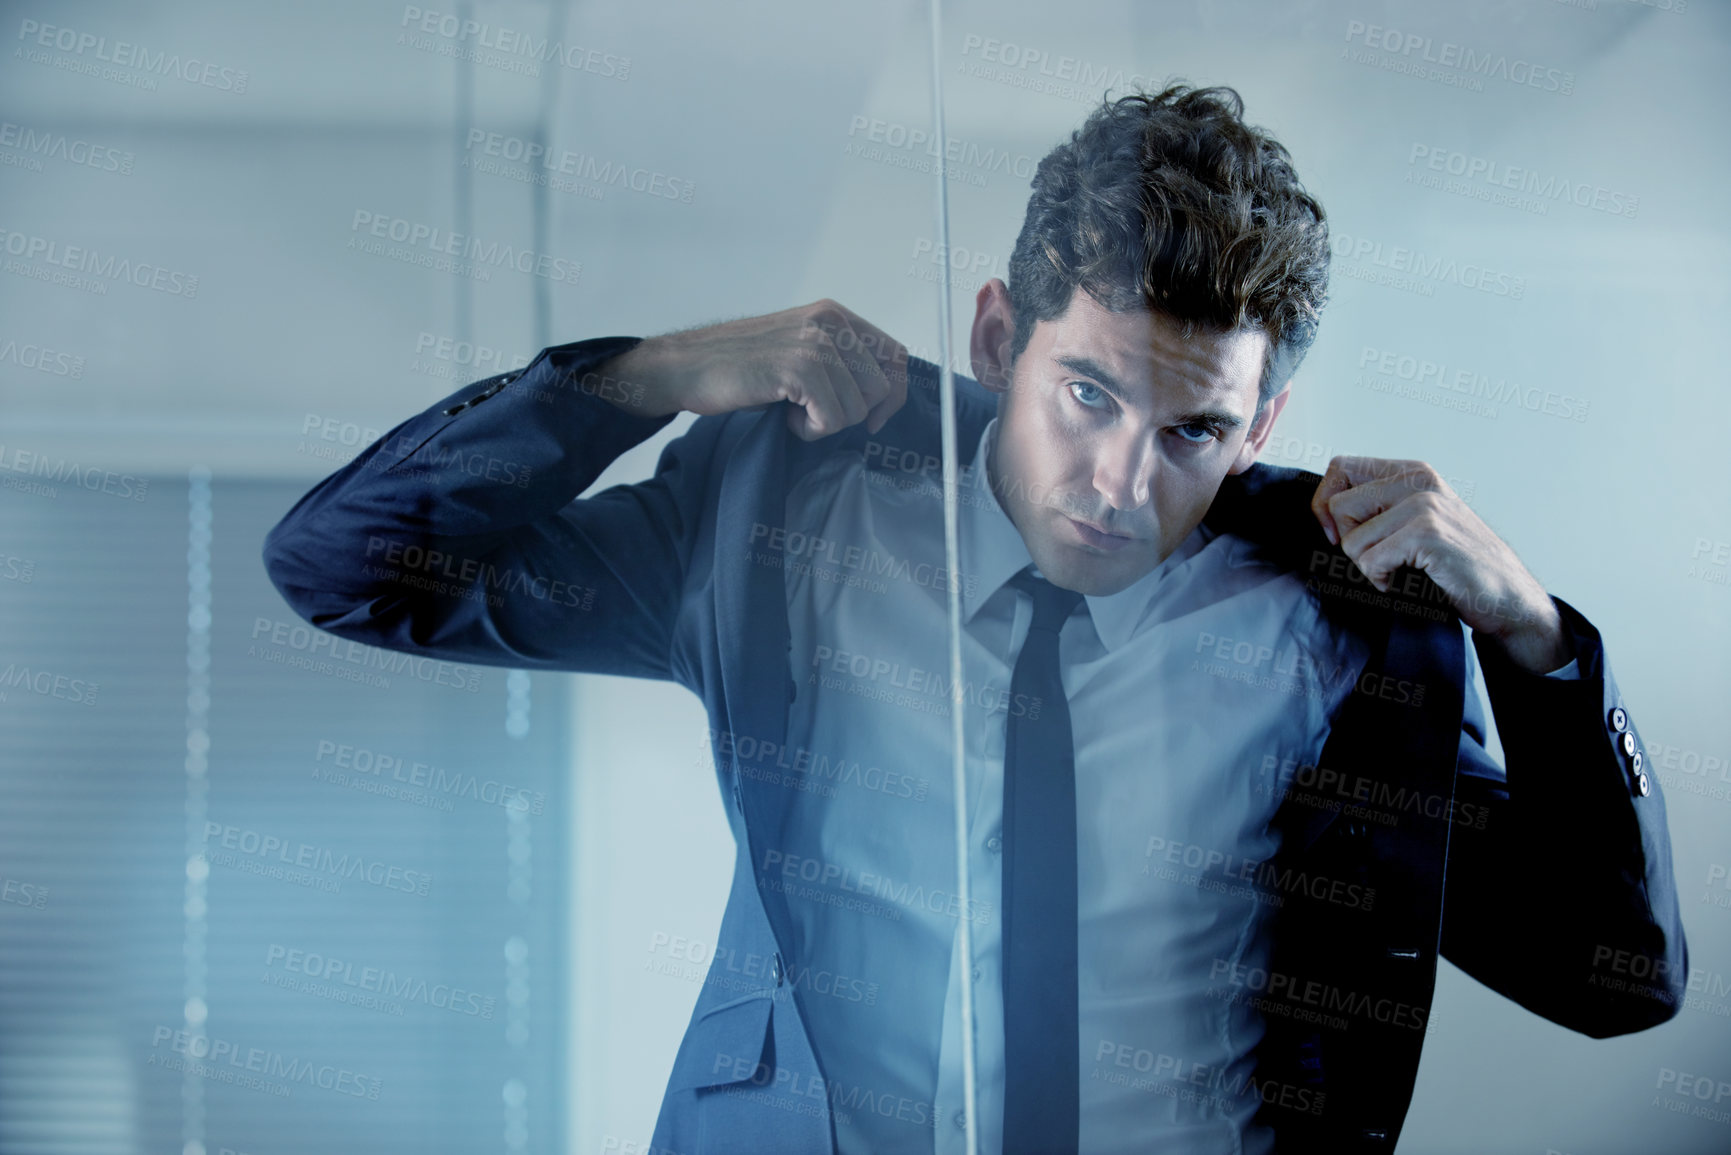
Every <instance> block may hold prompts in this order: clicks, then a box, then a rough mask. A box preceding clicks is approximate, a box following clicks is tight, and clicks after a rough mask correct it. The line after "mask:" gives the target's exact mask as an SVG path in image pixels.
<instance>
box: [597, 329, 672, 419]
mask: <svg viewBox="0 0 1731 1155" xmlns="http://www.w3.org/2000/svg"><path fill="white" fill-rule="evenodd" d="M581 384H582V385H583V387H584V388H585V389H586V390H588V389H591V388H594V391H595V392H596V393H597V394H598V395H599V396H601V397H602V398H604V399H605V400H607V401H609V402H611V403H612V404H613V405H614V406H615V407H616V408H619V409H622V410H624V411H625V412H627V413H630V414H631V415H632V416H634V417H666V416H668V415H670V414H674V413H678V412H679V411H680V409H681V408H683V407H682V406H681V405H680V404H679V401H678V397H679V388H678V375H677V358H676V355H675V350H673V349H671V348H670V347H669V340H668V338H666V337H646V338H644V339H643V340H641V341H639V342H638V343H637V344H636V345H634V346H633V347H632V348H630V349H627V350H626V351H625V352H623V353H620V354H619V355H618V356H615V357H610V358H608V359H607V360H606V361H603V362H602V363H601V364H599V365H597V366H595V367H594V368H593V369H591V370H590V371H589V372H588V373H587V374H586V375H585V376H584V379H583V381H582V383H581Z"/></svg>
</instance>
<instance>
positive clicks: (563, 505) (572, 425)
mask: <svg viewBox="0 0 1731 1155" xmlns="http://www.w3.org/2000/svg"><path fill="white" fill-rule="evenodd" d="M636 343H637V339H635V338H629V337H610V338H601V339H597V340H591V341H579V342H576V343H573V344H569V345H559V346H553V347H550V348H547V349H544V350H542V351H541V353H540V354H539V355H538V356H537V357H536V358H535V359H534V361H532V362H530V364H529V365H528V366H527V367H526V368H524V369H522V370H521V371H519V372H513V373H505V374H501V375H500V376H498V377H493V378H489V379H487V380H485V381H478V382H475V383H474V384H471V385H468V386H466V387H464V388H463V389H460V390H458V391H457V392H456V393H454V394H452V395H451V396H450V397H447V398H445V399H444V400H443V401H440V402H439V403H438V404H436V405H434V406H432V407H431V408H429V409H427V410H426V411H425V412H423V413H421V414H419V415H418V416H415V417H412V418H410V419H409V420H407V421H405V422H403V423H402V424H401V425H399V426H397V427H396V428H395V429H392V430H391V431H390V432H389V433H387V434H386V435H385V436H384V437H382V438H380V439H379V440H378V441H376V442H374V443H373V444H372V445H371V446H369V447H368V448H367V449H365V450H364V451H362V452H361V454H360V455H359V456H357V457H356V458H355V459H354V460H353V461H351V462H350V463H349V464H347V465H346V466H344V467H343V468H342V469H339V470H338V471H337V472H335V473H333V474H332V475H331V476H329V477H327V478H325V479H324V480H323V481H321V482H319V484H318V485H316V486H314V487H313V488H312V490H311V491H310V492H308V493H307V494H306V495H305V496H304V497H302V498H301V499H300V501H299V502H297V503H296V504H295V506H294V508H292V509H291V510H289V512H288V514H287V515H286V516H285V517H284V518H283V519H282V521H281V522H279V523H278V524H277V525H276V526H275V528H273V529H272V530H271V531H270V533H269V534H268V535H267V536H266V538H265V544H264V564H265V569H266V570H267V572H268V573H269V575H270V579H271V581H272V582H273V583H274V584H275V586H276V588H277V590H278V591H279V592H280V593H281V594H282V596H283V598H284V599H285V600H286V601H287V602H288V604H289V605H290V606H291V607H292V608H293V609H294V611H295V612H296V613H298V614H299V615H300V616H301V617H303V618H305V619H306V620H307V621H308V622H310V623H311V624H313V625H314V626H317V627H319V628H320V629H322V630H326V631H328V632H329V633H332V634H334V635H336V636H337V637H340V638H346V639H349V640H351V641H358V642H363V643H367V644H369V645H374V646H380V647H383V648H386V649H390V650H399V651H405V652H408V653H412V654H419V655H426V656H432V657H440V658H453V659H458V658H460V659H464V660H467V661H469V662H473V663H476V664H480V665H494V666H510V667H515V668H520V669H539V670H581V671H588V672H594V673H606V674H620V675H625V676H630V677H640V678H658V679H674V680H677V675H676V673H675V671H673V669H672V668H671V666H672V659H671V658H670V652H671V649H672V638H673V629H674V622H675V619H676V617H677V615H678V610H679V604H680V597H681V591H682V588H683V585H684V579H685V575H686V573H687V571H688V569H689V567H690V563H691V557H692V550H693V545H694V541H695V538H696V534H697V529H698V523H699V521H700V519H701V516H702V510H703V506H704V501H705V488H706V477H707V473H708V468H709V464H710V460H709V459H710V457H711V456H712V453H713V448H714V443H715V437H716V432H717V429H718V427H719V423H718V422H716V421H701V420H700V421H699V422H697V423H696V424H694V425H693V427H692V428H691V429H690V430H688V431H687V433H686V435H685V436H683V437H681V438H679V439H677V440H675V441H674V442H672V443H671V444H669V445H668V446H667V447H666V448H665V449H664V450H663V452H662V454H661V458H660V461H659V464H658V465H657V466H656V470H655V474H654V476H653V477H652V478H651V479H649V480H647V481H643V482H640V483H637V484H631V485H617V486H613V487H611V488H609V489H606V490H604V491H602V492H600V493H597V494H594V495H592V496H590V497H587V498H583V499H581V500H574V499H576V498H577V495H578V494H579V493H581V492H583V491H584V490H585V489H587V488H588V487H589V486H590V485H591V484H592V483H593V482H594V480H595V478H596V477H598V476H599V475H600V474H601V472H602V470H604V469H605V468H606V467H607V465H608V464H609V463H611V462H612V461H613V460H614V459H615V458H617V457H618V456H619V455H620V454H622V453H624V452H625V451H627V450H629V449H631V448H632V447H634V446H636V445H638V444H640V443H642V442H643V441H645V440H647V439H648V438H649V437H651V436H653V435H654V434H655V433H656V432H657V431H658V430H660V429H662V428H663V427H664V426H666V425H667V424H668V422H670V421H671V420H672V417H671V416H662V417H644V416H638V415H635V414H632V413H630V412H629V411H627V409H624V408H621V407H620V406H618V405H616V404H614V403H613V401H612V400H609V399H608V398H609V397H619V398H622V399H626V400H629V399H630V397H631V396H632V392H631V386H629V385H628V384H625V383H621V382H619V381H617V380H615V379H612V378H607V377H604V376H602V375H600V374H597V373H593V372H591V370H593V369H595V368H596V367H597V366H599V365H601V364H602V363H603V362H605V361H606V360H608V359H609V358H611V357H613V356H616V355H617V354H619V353H623V352H625V351H626V350H628V349H630V348H632V347H633V346H634V345H635V344H636Z"/></svg>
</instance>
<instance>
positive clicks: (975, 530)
mask: <svg viewBox="0 0 1731 1155" xmlns="http://www.w3.org/2000/svg"><path fill="white" fill-rule="evenodd" d="M997 428H998V419H997V418H996V417H994V418H992V419H991V420H990V421H989V422H987V423H986V427H985V429H984V430H982V431H981V433H980V440H979V443H978V444H977V445H975V447H974V457H973V460H972V461H970V462H969V463H968V465H967V467H966V468H965V469H964V470H963V471H962V476H961V477H960V479H959V489H960V491H961V501H960V502H959V503H958V509H957V511H956V512H957V531H958V532H957V538H958V542H959V544H960V547H961V557H960V559H959V560H960V565H961V571H962V589H961V593H962V599H961V600H962V621H963V622H971V621H973V619H974V615H975V614H976V613H978V612H979V610H980V608H981V607H982V606H984V605H985V604H986V602H987V601H988V600H990V599H991V597H992V595H993V594H995V593H997V592H998V590H999V589H1000V588H1001V587H1002V586H1003V584H1004V583H1005V582H1007V581H1009V580H1010V579H1011V578H1012V577H1015V576H1016V574H1017V573H1019V572H1020V571H1021V570H1023V569H1025V568H1027V567H1028V566H1030V565H1032V564H1033V563H1034V559H1033V557H1032V555H1030V554H1029V553H1028V546H1027V543H1025V542H1024V541H1023V540H1022V534H1021V531H1020V530H1018V529H1017V528H1016V525H1015V523H1014V522H1012V521H1011V520H1010V516H1009V514H1007V513H1005V512H1004V508H1003V506H1001V505H999V504H998V498H997V495H996V494H994V493H993V492H992V487H991V481H990V479H989V477H988V476H987V472H986V450H987V447H988V446H989V445H991V442H992V438H993V436H995V435H996V433H997ZM1209 536H1210V535H1208V534H1207V533H1205V531H1204V530H1203V529H1202V527H1201V526H1200V525H1199V526H1197V527H1196V528H1195V529H1194V530H1192V531H1191V532H1190V535H1189V536H1188V537H1186V538H1185V539H1184V541H1183V542H1181V543H1180V544H1179V546H1178V548H1177V549H1175V550H1173V551H1172V553H1171V554H1169V555H1168V556H1167V557H1166V558H1165V560H1163V561H1162V562H1161V563H1160V564H1159V565H1157V566H1155V567H1154V568H1153V569H1152V570H1150V571H1149V572H1148V573H1145V574H1143V575H1142V576H1141V577H1139V578H1137V579H1136V580H1135V581H1134V582H1132V583H1131V584H1130V585H1128V586H1126V587H1125V588H1124V589H1121V590H1119V591H1118V592H1117V593H1115V594H1111V595H1108V596H1106V597H1088V596H1084V598H1083V600H1084V601H1086V602H1087V603H1088V616H1089V618H1091V619H1092V620H1093V623H1094V631H1095V633H1097V634H1098V635H1099V637H1100V641H1101V642H1102V643H1103V644H1104V645H1105V646H1106V649H1107V650H1116V649H1118V648H1119V647H1120V646H1122V645H1124V643H1126V642H1128V641H1129V640H1130V638H1131V636H1132V635H1133V634H1134V633H1135V632H1136V626H1137V624H1138V623H1140V622H1141V620H1142V617H1143V614H1144V613H1145V611H1146V610H1147V609H1148V605H1149V603H1150V602H1151V601H1152V600H1153V598H1154V594H1155V591H1156V590H1157V589H1158V588H1159V586H1160V579H1161V578H1162V577H1163V576H1164V575H1165V574H1166V573H1168V572H1169V571H1170V570H1171V569H1172V568H1173V567H1174V566H1176V565H1178V564H1180V563H1182V562H1184V561H1186V560H1188V559H1189V558H1190V557H1192V556H1194V555H1195V554H1196V552H1197V551H1198V550H1200V549H1201V548H1202V547H1203V545H1204V544H1206V542H1207V538H1208V537H1209Z"/></svg>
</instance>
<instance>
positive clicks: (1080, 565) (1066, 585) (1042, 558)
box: [1034, 546, 1159, 598]
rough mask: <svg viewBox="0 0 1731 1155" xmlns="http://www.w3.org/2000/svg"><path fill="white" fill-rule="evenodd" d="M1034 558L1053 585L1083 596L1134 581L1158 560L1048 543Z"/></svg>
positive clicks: (1101, 595) (1127, 585)
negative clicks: (1054, 545)
mask: <svg viewBox="0 0 1731 1155" xmlns="http://www.w3.org/2000/svg"><path fill="white" fill-rule="evenodd" d="M1132 548H1133V547H1132ZM1137 552H1138V554H1139V555H1140V554H1141V551H1137ZM1034 562H1035V564H1036V565H1038V566H1039V567H1040V572H1041V573H1042V574H1044V575H1045V577H1046V580H1047V581H1049V582H1051V583H1052V584H1053V585H1055V586H1058V587H1060V588H1062V589H1067V590H1075V591H1076V592H1077V593H1079V594H1082V595H1083V596H1084V597H1090V598H1105V597H1111V596H1112V595H1113V594H1115V593H1119V592H1121V591H1123V590H1126V589H1129V588H1130V587H1131V586H1132V585H1134V584H1136V582H1137V581H1138V580H1139V579H1140V578H1142V577H1144V576H1146V575H1147V574H1148V573H1149V572H1150V571H1152V570H1153V569H1154V567H1155V566H1156V565H1158V564H1159V559H1157V558H1154V557H1152V556H1151V555H1150V556H1145V557H1144V556H1138V557H1134V558H1130V557H1122V556H1117V555H1101V554H1095V553H1089V552H1088V551H1086V550H1082V549H1076V548H1071V547H1063V546H1058V547H1052V546H1048V547H1047V548H1046V549H1043V550H1041V551H1040V555H1038V556H1035V558H1034Z"/></svg>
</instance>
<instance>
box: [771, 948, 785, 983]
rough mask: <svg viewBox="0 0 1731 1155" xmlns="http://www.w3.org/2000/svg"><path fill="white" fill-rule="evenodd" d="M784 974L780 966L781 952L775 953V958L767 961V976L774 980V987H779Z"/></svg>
mask: <svg viewBox="0 0 1731 1155" xmlns="http://www.w3.org/2000/svg"><path fill="white" fill-rule="evenodd" d="M786 973H787V972H786V970H785V969H783V967H782V965H781V952H780V951H776V952H775V957H774V958H773V959H771V960H770V961H769V975H770V977H771V978H773V979H774V980H775V985H776V986H778V987H779V986H780V985H781V980H782V977H783V976H784V975H785V974H786Z"/></svg>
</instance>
